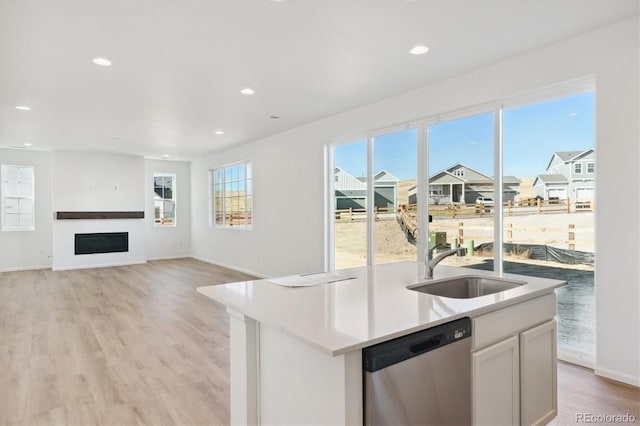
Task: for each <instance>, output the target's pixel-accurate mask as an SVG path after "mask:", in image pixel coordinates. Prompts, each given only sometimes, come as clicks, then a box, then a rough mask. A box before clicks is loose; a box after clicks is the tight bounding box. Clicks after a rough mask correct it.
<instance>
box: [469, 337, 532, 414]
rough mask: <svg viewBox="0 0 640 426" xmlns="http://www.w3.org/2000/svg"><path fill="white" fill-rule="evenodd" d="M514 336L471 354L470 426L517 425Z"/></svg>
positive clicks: (515, 343)
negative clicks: (471, 418) (471, 416)
mask: <svg viewBox="0 0 640 426" xmlns="http://www.w3.org/2000/svg"><path fill="white" fill-rule="evenodd" d="M518 352H519V348H518V336H511V337H509V338H507V339H505V340H502V341H500V342H498V343H495V344H493V345H491V346H489V347H487V348H485V349H481V350H479V351H476V352H474V353H472V354H471V359H472V362H471V372H472V381H473V385H472V389H473V392H472V412H473V424H474V425H480V426H481V425H487V426H499V425H517V424H518V423H519V421H520V365H519V355H518Z"/></svg>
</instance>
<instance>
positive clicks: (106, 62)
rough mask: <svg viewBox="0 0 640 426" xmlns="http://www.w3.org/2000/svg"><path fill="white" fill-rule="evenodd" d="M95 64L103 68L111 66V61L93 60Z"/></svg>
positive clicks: (105, 59)
mask: <svg viewBox="0 0 640 426" xmlns="http://www.w3.org/2000/svg"><path fill="white" fill-rule="evenodd" d="M93 63H94V64H96V65H100V66H103V67H109V66H111V61H110V60H108V59H107V58H93Z"/></svg>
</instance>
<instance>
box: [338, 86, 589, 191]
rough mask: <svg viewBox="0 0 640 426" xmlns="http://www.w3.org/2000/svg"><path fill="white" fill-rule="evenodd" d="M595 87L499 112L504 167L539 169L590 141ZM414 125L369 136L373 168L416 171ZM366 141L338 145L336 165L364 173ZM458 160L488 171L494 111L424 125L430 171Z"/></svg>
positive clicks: (407, 175) (521, 172)
mask: <svg viewBox="0 0 640 426" xmlns="http://www.w3.org/2000/svg"><path fill="white" fill-rule="evenodd" d="M594 115H595V114H594V93H592V92H589V93H583V94H578V95H574V96H568V97H564V98H559V99H554V100H551V101H546V102H540V103H536V104H531V105H526V106H522V107H518V108H511V109H505V110H504V113H503V170H504V174H505V175H508V176H516V177H535V176H537V175H539V174H544V173H545V169H546V166H547V164H548V163H549V160H550V159H551V156H552V155H553V153H554V152H559V151H583V150H586V149H589V148H593V147H594V139H595V138H594V118H595V117H594ZM417 139H418V132H417V130H416V129H409V130H404V131H401V132H396V133H391V134H387V135H382V136H379V137H376V138H375V139H374V173H377V172H378V171H380V170H383V169H384V170H386V171H388V172H389V173H391V174H392V175H394V176H396V177H397V178H398V179H400V180H407V179H415V178H416V177H417V159H416V157H417ZM366 152H367V151H366V142H365V141H358V142H354V143H349V144H344V145H337V146H336V147H335V156H334V158H335V165H336V166H337V167H340V168H341V169H343V170H345V171H346V172H348V173H350V174H352V175H354V176H365V175H366V170H367V166H366V164H367V160H366V158H367V156H366ZM456 163H462V164H464V165H466V166H468V167H471V168H473V169H476V170H478V171H479V172H481V173H484V174H486V175H488V176H493V113H486V114H481V115H476V116H471V117H465V118H462V119H459V120H452V121H446V122H442V123H438V124H434V125H432V126H430V127H429V175H433V174H435V173H437V172H439V171H441V170H443V169H445V168H448V167H449V166H452V165H454V164H456Z"/></svg>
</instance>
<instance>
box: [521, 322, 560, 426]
mask: <svg viewBox="0 0 640 426" xmlns="http://www.w3.org/2000/svg"><path fill="white" fill-rule="evenodd" d="M520 368H521V370H520V371H521V374H520V378H521V383H520V407H521V419H522V424H523V425H533V424H546V423H548V422H549V421H550V420H551V419H552V418H554V417H555V416H556V414H557V410H558V397H557V391H556V383H557V365H556V322H555V320H551V321H549V322H546V323H544V324H542V325H539V326H537V327H534V328H532V329H529V330H527V331H524V332H522V333H520Z"/></svg>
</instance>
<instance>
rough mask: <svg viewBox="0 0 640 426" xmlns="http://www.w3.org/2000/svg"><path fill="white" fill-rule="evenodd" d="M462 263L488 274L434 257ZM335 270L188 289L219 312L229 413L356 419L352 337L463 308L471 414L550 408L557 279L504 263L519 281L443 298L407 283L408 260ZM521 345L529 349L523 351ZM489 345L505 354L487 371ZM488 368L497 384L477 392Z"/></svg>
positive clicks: (535, 414)
mask: <svg viewBox="0 0 640 426" xmlns="http://www.w3.org/2000/svg"><path fill="white" fill-rule="evenodd" d="M470 273H473V274H474V275H487V276H493V275H494V274H493V273H491V272H486V271H476V270H470V269H467V268H455V267H448V266H444V265H442V266H438V267H437V268H436V272H435V278H443V277H452V276H459V275H464V274H470ZM336 274H338V275H340V278H344V280H340V281H335V282H331V283H323V284H318V285H313V286H307V287H286V286H281V285H278V284H274V283H273V282H270V281H269V280H266V279H265V280H255V281H245V282H238V283H231V284H224V285H215V286H208V287H201V288H199V289H198V291H199V292H201V293H202V294H204V295H206V296H208V297H210V298H212V299H213V300H215V301H217V302H219V303H221V304H223V305H225V306H226V308H227V312H228V313H229V317H230V376H231V377H230V382H231V423H232V424H238V425H248V424H249V425H250V424H279V425H285V424H291V425H302V424H323V425H344V424H353V425H361V424H363V382H362V380H363V379H362V377H363V376H362V374H363V373H362V348H364V347H367V346H371V345H374V344H376V343H380V342H384V341H387V340H390V339H394V338H396V337H400V336H404V335H407V334H410V333H413V332H416V331H419V330H424V329H427V328H431V327H434V326H436V325H439V324H443V323H446V322H449V321H452V320H455V319H458V318H463V317H469V318H471V319H472V320H473V327H474V330H473V334H472V339H473V348H472V350H473V353H472V356H473V359H472V364H473V368H472V370H473V381H472V383H473V392H472V394H473V413H474V417H473V418H474V423H484V422H486V421H493V420H504V419H510V420H511V421H510V423H514V424H517V423H528V422H529V421H531V422H532V423H533V422H538V421H542V422H545V421H548V420H550V418H553V416H555V413H556V411H555V410H556V405H555V404H556V402H555V400H556V398H555V386H556V383H555V350H556V348H555V321H554V316H555V294H554V289H555V288H557V287H560V286H561V285H563V284H564V282H563V281H558V280H549V279H542V278H535V277H523V276H518V275H513V274H503V275H502V276H503V277H510V278H513V279H517V280H521V281H525V282H526V284H525V285H522V286H518V287H517V288H513V289H510V290H506V291H503V292H500V293H496V294H491V295H487V296H481V297H476V298H472V299H454V298H447V297H440V296H432V295H429V294H425V293H421V292H417V291H412V290H409V289H407V288H406V287H407V286H410V285H413V284H416V283H419V282H423V281H425V280H424V279H423V278H422V277H423V275H422V274H423V272H422V265H421V264H418V263H417V262H399V263H391V264H384V265H377V266H371V267H361V268H353V269H343V270H340V271H337V272H336ZM540 326H544V327H543V328H542V329H539V330H538V328H539V327H540ZM534 331H535V332H534ZM526 333H529V334H526ZM523 336H524V338H523ZM539 336H543V337H544V339H543V340H541V339H540V338H539ZM527 339H528V340H527ZM531 348H533V349H531ZM523 349H524V350H526V351H528V352H531V351H532V350H533V351H536V356H535V357H533V358H532V359H528V358H527V357H526V353H525V352H524V351H523ZM521 352H522V353H521ZM541 354H542V356H541ZM495 356H499V357H505V356H507V357H511V358H509V359H511V360H512V361H513V362H511V363H510V364H509V368H507V369H505V370H504V371H493V372H492V371H488V369H490V368H496V367H491V366H493V365H496V363H492V362H490V361H491V360H492V359H497V358H494V357H495ZM503 364H504V363H503V362H501V363H499V365H503ZM516 367H517V369H516ZM521 367H525V368H527V369H528V370H526V371H524V372H523V371H521ZM497 368H501V367H499V366H498V367H497ZM496 375H497V376H498V378H499V379H500V380H501V381H500V380H498V382H500V383H506V384H508V386H506V385H505V389H503V390H504V391H503V392H501V391H500V390H496V389H492V390H491V392H486V391H487V390H488V389H486V387H487V386H494V385H495V379H496ZM529 375H533V376H534V379H532V380H533V382H532V383H531V386H529V384H528V383H520V376H522V377H524V378H525V379H526V378H527V377H528V376H529ZM541 376H543V378H544V380H542V382H541V381H540V380H539V379H540V377H541ZM525 379H523V381H524V380H525ZM536 387H537V388H539V392H535V388H536ZM541 387H544V389H542V388H541ZM537 393H540V394H542V393H546V394H548V395H550V396H549V397H548V398H546V397H544V395H538V394H537ZM496 395H497V396H496ZM527 395H528V396H527ZM525 397H526V398H531V400H532V401H533V402H532V404H533V407H528V405H529V404H528V400H526V401H525V400H524V399H523V398H525ZM521 400H522V401H523V403H522V404H521ZM509 404H510V405H509ZM505 405H508V407H506V408H505ZM521 405H522V406H521ZM496 410H498V411H500V412H496ZM492 416H493V417H492ZM530 419H531V420H530Z"/></svg>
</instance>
